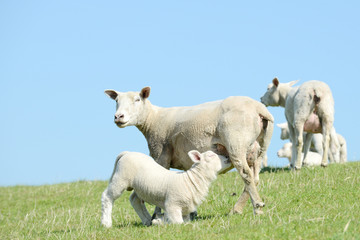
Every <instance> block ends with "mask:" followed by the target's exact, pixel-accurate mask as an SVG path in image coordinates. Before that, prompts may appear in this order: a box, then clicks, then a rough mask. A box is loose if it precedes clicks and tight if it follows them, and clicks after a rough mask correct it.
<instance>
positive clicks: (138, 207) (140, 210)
mask: <svg viewBox="0 0 360 240" xmlns="http://www.w3.org/2000/svg"><path fill="white" fill-rule="evenodd" d="M130 202H131V206H132V207H133V208H134V209H135V211H136V213H137V215H139V217H140V219H141V221H142V223H143V224H144V225H146V226H150V225H151V216H150V214H149V212H148V210H147V209H146V206H145V203H144V201H143V200H142V199H140V198H139V197H138V196H137V195H136V192H133V193H132V194H131V195H130Z"/></svg>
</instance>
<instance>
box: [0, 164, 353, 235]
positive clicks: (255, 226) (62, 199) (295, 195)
mask: <svg viewBox="0 0 360 240" xmlns="http://www.w3.org/2000/svg"><path fill="white" fill-rule="evenodd" d="M110 171H111V170H110V169H109V174H110ZM359 173H360V162H350V163H346V164H331V165H329V166H328V167H327V168H321V167H315V168H303V169H301V171H298V172H295V171H290V170H289V169H286V168H284V169H282V168H281V169H275V168H266V169H264V170H263V171H262V173H261V174H260V185H259V192H260V195H261V197H262V198H263V200H264V201H265V203H266V206H265V208H264V209H263V210H264V214H263V215H260V216H254V215H253V213H252V207H251V206H250V202H249V203H248V205H247V206H246V207H245V210H244V213H243V214H242V215H229V214H228V213H229V210H230V208H231V207H232V206H234V204H235V202H236V201H237V199H238V197H239V194H240V193H241V191H242V187H243V185H244V184H243V182H242V180H241V177H240V176H239V174H238V173H236V172H230V173H227V174H225V175H220V176H219V177H218V179H217V180H216V181H215V182H214V183H213V185H212V186H211V188H210V191H209V195H208V197H207V198H206V200H205V201H204V202H203V204H202V205H200V207H199V209H198V217H197V219H196V220H195V221H192V222H191V223H187V224H184V225H165V226H151V227H145V226H143V225H141V221H140V218H139V217H138V216H137V215H136V213H135V211H134V210H133V209H132V207H131V205H130V202H129V196H130V192H126V193H124V195H123V196H122V197H121V198H120V199H118V200H117V201H116V202H115V205H114V209H113V227H112V228H110V229H105V228H102V227H100V214H101V203H100V198H101V193H102V192H103V190H104V189H105V187H106V186H107V182H106V181H78V182H73V183H64V184H56V185H43V186H14V187H0V239H47V238H50V239H359V238H360V201H359V199H360V191H359V190H360V174H359ZM148 209H149V211H150V212H152V211H153V209H154V206H149V205H148Z"/></svg>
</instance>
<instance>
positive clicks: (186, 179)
mask: <svg viewBox="0 0 360 240" xmlns="http://www.w3.org/2000/svg"><path fill="white" fill-rule="evenodd" d="M188 154H189V157H190V159H191V160H192V161H193V163H194V164H193V165H192V167H191V168H190V169H189V170H187V171H185V172H175V171H170V170H167V169H165V168H163V167H162V166H160V165H159V164H157V163H156V162H155V161H154V160H153V159H152V158H151V157H149V156H147V155H145V154H142V153H137V152H123V153H121V154H120V155H119V156H118V157H117V158H116V162H115V166H114V171H113V173H112V176H111V178H110V181H109V186H108V187H107V188H106V190H105V191H104V192H103V194H102V198H101V202H102V217H101V224H102V225H103V226H105V227H111V225H112V219H111V212H112V207H113V204H114V201H115V200H116V199H117V198H119V197H120V196H121V194H122V193H123V191H124V190H128V191H131V190H134V192H133V193H132V194H131V196H130V201H131V205H132V206H133V208H134V209H135V211H136V213H137V214H138V215H139V217H140V218H141V221H142V223H143V224H144V225H147V226H149V225H151V223H152V221H151V216H150V214H149V212H148V211H147V209H146V207H145V204H144V201H145V202H148V203H150V204H154V205H156V206H158V207H160V208H162V209H164V210H165V216H164V217H165V219H164V221H165V222H167V223H183V222H184V221H188V220H189V214H190V212H193V211H195V210H196V208H197V206H199V204H200V203H201V202H202V201H203V200H204V198H205V197H206V195H207V193H208V190H209V187H210V184H211V182H213V181H214V180H215V179H216V176H217V174H218V173H219V172H221V171H222V170H224V169H226V168H229V167H230V166H231V162H230V161H229V160H228V159H227V158H226V157H224V156H220V155H217V154H215V153H214V152H212V151H207V152H205V153H202V154H201V153H199V152H198V151H196V150H193V151H190V152H189V153H188ZM153 223H154V224H155V223H161V220H159V219H158V220H155V221H153Z"/></svg>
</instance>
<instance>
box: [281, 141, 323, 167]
mask: <svg viewBox="0 0 360 240" xmlns="http://www.w3.org/2000/svg"><path fill="white" fill-rule="evenodd" d="M301 154H302V157H303V155H304V153H301ZM277 155H278V157H280V158H287V159H288V160H289V164H290V163H291V155H292V143H291V142H288V143H285V144H284V146H283V147H282V148H281V149H280V150H279V151H278V152H277ZM320 164H321V155H320V154H319V153H317V152H312V151H309V152H308V154H307V155H306V158H304V161H303V166H319V165H320Z"/></svg>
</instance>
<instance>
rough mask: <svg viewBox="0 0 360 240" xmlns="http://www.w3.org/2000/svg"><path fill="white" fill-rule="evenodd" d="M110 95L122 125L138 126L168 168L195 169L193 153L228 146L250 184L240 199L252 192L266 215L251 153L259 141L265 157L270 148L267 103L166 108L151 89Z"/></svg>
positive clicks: (238, 100) (233, 101) (234, 100)
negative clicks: (153, 97) (249, 157)
mask: <svg viewBox="0 0 360 240" xmlns="http://www.w3.org/2000/svg"><path fill="white" fill-rule="evenodd" d="M105 93H106V94H107V95H108V96H109V97H111V98H112V99H114V100H115V101H116V103H117V107H116V113H115V123H116V124H117V126H118V127H120V128H123V127H126V126H136V127H137V128H138V129H139V130H140V131H141V132H142V133H143V135H144V136H145V138H146V140H147V142H148V147H149V151H150V155H151V156H152V157H153V158H154V159H155V161H156V162H157V163H159V164H160V165H161V166H163V167H165V168H167V169H169V168H170V167H171V168H176V169H183V170H187V169H189V168H190V167H191V165H192V161H191V160H190V159H189V158H188V157H187V152H188V151H190V150H192V149H197V150H198V151H200V152H204V151H207V150H213V151H215V152H216V150H217V149H216V148H217V146H218V145H222V146H223V147H224V148H225V149H226V151H227V152H228V156H229V158H230V161H231V162H232V164H233V166H234V167H235V168H236V169H237V171H238V172H239V174H240V175H241V177H242V179H243V181H244V182H245V187H244V191H243V195H241V196H242V197H243V198H242V197H240V198H241V199H242V200H243V199H245V197H244V196H248V195H249V194H250V198H251V202H252V205H253V209H254V213H255V214H257V213H261V208H262V207H263V206H264V205H265V204H264V203H263V202H262V200H261V198H260V196H259V193H258V190H257V188H256V184H255V181H254V173H253V171H252V170H251V169H250V167H249V165H248V164H247V159H246V154H247V152H248V149H249V148H250V147H251V146H252V145H253V144H254V143H255V142H258V143H259V145H260V154H259V156H258V157H259V158H261V159H262V158H263V156H265V154H266V150H267V148H268V146H269V144H270V140H271V136H272V132H273V122H274V119H273V116H272V115H271V114H270V112H269V111H268V110H267V109H266V107H265V106H264V105H263V104H261V103H259V102H258V101H255V100H253V99H251V98H249V97H239V96H238V97H229V98H226V99H225V100H220V101H215V102H208V103H204V104H200V105H197V106H191V107H171V108H161V107H158V106H154V105H152V104H151V103H150V101H149V100H148V97H149V95H150V88H149V87H145V88H143V89H142V90H141V91H140V92H117V91H114V90H106V91H105ZM231 168H232V167H231ZM231 168H230V169H231ZM230 169H229V170H230ZM241 206H243V205H242V204H235V206H234V211H233V212H234V213H241V212H242V207H241ZM157 210H158V209H157Z"/></svg>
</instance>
